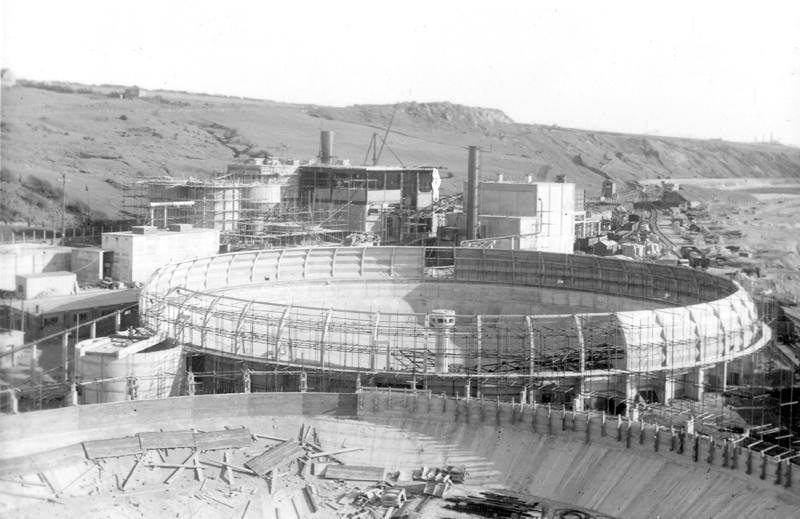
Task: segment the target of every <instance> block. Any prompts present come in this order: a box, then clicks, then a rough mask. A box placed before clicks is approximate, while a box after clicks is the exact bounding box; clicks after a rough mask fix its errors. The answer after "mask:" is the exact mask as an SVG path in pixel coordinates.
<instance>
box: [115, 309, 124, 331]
mask: <svg viewBox="0 0 800 519" xmlns="http://www.w3.org/2000/svg"><path fill="white" fill-rule="evenodd" d="M120 328H122V312H121V311H120V310H117V313H116V314H114V331H115V332H117V333H119V330H120Z"/></svg>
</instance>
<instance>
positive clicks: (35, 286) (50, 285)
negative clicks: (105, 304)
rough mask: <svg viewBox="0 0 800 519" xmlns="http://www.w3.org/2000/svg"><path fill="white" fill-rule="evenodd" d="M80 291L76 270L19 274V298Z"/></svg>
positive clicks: (34, 297)
mask: <svg viewBox="0 0 800 519" xmlns="http://www.w3.org/2000/svg"><path fill="white" fill-rule="evenodd" d="M77 293H78V280H77V276H76V275H75V273H74V272H41V273H39V274H19V275H17V290H16V297H17V299H39V298H43V297H56V296H69V295H73V294H77Z"/></svg>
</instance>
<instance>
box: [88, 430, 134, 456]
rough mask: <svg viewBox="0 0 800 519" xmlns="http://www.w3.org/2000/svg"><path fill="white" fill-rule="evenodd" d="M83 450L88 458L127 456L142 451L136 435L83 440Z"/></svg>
mask: <svg viewBox="0 0 800 519" xmlns="http://www.w3.org/2000/svg"><path fill="white" fill-rule="evenodd" d="M83 450H85V451H86V457H87V458H89V459H90V460H94V459H97V458H116V457H119V456H129V455H131V454H141V453H142V452H143V450H142V446H141V444H140V443H139V438H138V437H137V436H126V437H125V438H113V439H110V440H94V441H88V442H83Z"/></svg>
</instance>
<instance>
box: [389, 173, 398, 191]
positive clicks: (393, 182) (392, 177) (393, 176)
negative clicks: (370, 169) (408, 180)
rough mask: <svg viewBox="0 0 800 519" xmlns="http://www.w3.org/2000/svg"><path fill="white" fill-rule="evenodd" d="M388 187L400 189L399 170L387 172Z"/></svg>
mask: <svg viewBox="0 0 800 519" xmlns="http://www.w3.org/2000/svg"><path fill="white" fill-rule="evenodd" d="M386 189H387V190H389V189H400V172H399V171H389V172H387V173H386Z"/></svg>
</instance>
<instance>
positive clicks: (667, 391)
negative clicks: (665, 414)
mask: <svg viewBox="0 0 800 519" xmlns="http://www.w3.org/2000/svg"><path fill="white" fill-rule="evenodd" d="M674 399H675V380H674V379H672V378H671V377H670V376H669V374H668V373H665V375H664V402H663V404H664V405H669V402H670V401H671V400H674Z"/></svg>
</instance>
